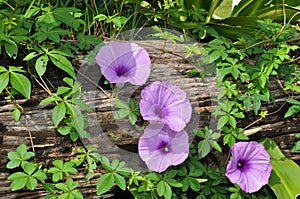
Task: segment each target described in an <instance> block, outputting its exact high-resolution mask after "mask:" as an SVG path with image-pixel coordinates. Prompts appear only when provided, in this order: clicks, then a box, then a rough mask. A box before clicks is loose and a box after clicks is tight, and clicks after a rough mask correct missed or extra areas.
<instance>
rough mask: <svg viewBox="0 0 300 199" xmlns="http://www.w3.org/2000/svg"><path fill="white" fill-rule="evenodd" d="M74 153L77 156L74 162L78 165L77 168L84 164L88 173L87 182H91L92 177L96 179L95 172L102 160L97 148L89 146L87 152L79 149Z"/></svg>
mask: <svg viewBox="0 0 300 199" xmlns="http://www.w3.org/2000/svg"><path fill="white" fill-rule="evenodd" d="M74 152H75V153H76V154H77V155H76V158H75V159H73V160H72V162H73V163H74V164H75V165H76V167H78V166H80V165H82V164H83V165H84V166H85V168H86V171H87V174H86V176H85V178H86V180H87V181H88V180H90V179H91V178H92V177H94V170H95V169H96V168H97V163H98V162H99V161H100V159H101V156H100V154H99V153H97V152H96V148H94V147H92V146H88V149H87V150H86V149H85V148H83V147H79V148H78V149H76V150H74Z"/></svg>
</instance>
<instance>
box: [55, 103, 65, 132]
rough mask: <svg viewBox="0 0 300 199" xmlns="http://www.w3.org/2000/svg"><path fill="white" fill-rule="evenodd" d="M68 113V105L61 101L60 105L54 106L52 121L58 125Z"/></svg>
mask: <svg viewBox="0 0 300 199" xmlns="http://www.w3.org/2000/svg"><path fill="white" fill-rule="evenodd" d="M65 115H66V106H65V103H64V102H60V103H59V104H58V105H56V106H55V107H54V109H53V110H52V121H53V123H54V126H56V127H57V126H58V124H59V123H60V122H61V121H62V120H63V119H64V117H65Z"/></svg>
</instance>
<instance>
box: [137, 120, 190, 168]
mask: <svg viewBox="0 0 300 199" xmlns="http://www.w3.org/2000/svg"><path fill="white" fill-rule="evenodd" d="M138 149H139V155H140V157H141V158H142V160H143V161H145V163H146V165H147V167H148V168H149V169H151V170H153V171H156V172H163V171H165V170H166V169H167V168H168V167H169V166H172V165H179V164H181V163H182V162H183V161H184V160H185V159H186V158H187V157H188V153H189V143H188V134H187V133H186V132H185V131H184V130H182V131H180V132H174V131H172V130H171V129H169V127H168V126H166V125H164V124H163V123H152V124H149V125H148V126H147V127H146V128H145V130H144V134H143V136H142V137H141V138H140V140H139V146H138Z"/></svg>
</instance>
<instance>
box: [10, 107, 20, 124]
mask: <svg viewBox="0 0 300 199" xmlns="http://www.w3.org/2000/svg"><path fill="white" fill-rule="evenodd" d="M11 116H12V118H14V120H15V121H16V122H17V121H19V120H20V117H21V111H20V109H18V108H15V109H14V110H13V112H12V113H11Z"/></svg>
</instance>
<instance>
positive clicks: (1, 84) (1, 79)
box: [0, 72, 9, 93]
mask: <svg viewBox="0 0 300 199" xmlns="http://www.w3.org/2000/svg"><path fill="white" fill-rule="evenodd" d="M8 82H9V72H4V73H1V74H0V93H2V91H3V90H4V89H5V88H6V86H7V85H8Z"/></svg>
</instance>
